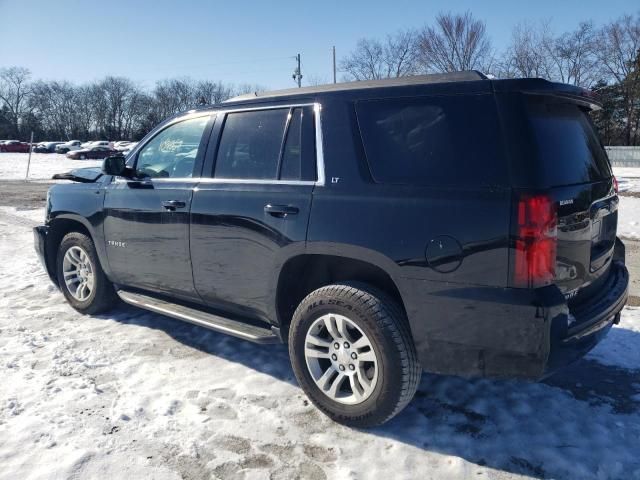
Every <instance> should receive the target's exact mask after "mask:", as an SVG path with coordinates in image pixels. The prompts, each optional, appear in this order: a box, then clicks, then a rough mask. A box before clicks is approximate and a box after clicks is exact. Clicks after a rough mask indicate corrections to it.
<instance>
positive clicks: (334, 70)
mask: <svg viewBox="0 0 640 480" xmlns="http://www.w3.org/2000/svg"><path fill="white" fill-rule="evenodd" d="M333 83H336V46H335V45H334V46H333Z"/></svg>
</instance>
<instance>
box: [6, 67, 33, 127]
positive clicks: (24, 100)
mask: <svg viewBox="0 0 640 480" xmlns="http://www.w3.org/2000/svg"><path fill="white" fill-rule="evenodd" d="M30 77H31V72H30V71H29V69H27V68H22V67H10V68H3V69H1V70H0V101H2V105H0V106H4V107H5V108H6V111H7V113H8V115H7V116H8V117H9V120H10V123H11V126H12V129H13V133H14V134H15V135H19V134H20V121H21V120H22V117H23V116H24V115H26V113H27V111H28V107H29V102H28V99H29V95H31V85H30V83H29V79H30Z"/></svg>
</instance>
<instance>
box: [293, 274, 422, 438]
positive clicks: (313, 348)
mask: <svg viewBox="0 0 640 480" xmlns="http://www.w3.org/2000/svg"><path fill="white" fill-rule="evenodd" d="M289 353H290V356H291V363H292V365H293V370H294V373H295V375H296V378H297V379H298V382H299V383H300V385H301V386H302V388H303V389H304V391H305V392H306V394H307V395H308V396H309V398H310V399H311V401H312V402H313V403H314V404H315V405H316V406H317V407H318V408H319V409H320V410H322V411H323V412H324V413H325V414H327V415H328V416H329V417H331V418H332V419H334V420H335V421H337V422H340V423H343V424H346V425H349V426H355V427H371V426H375V425H379V424H381V423H384V422H386V421H387V420H389V419H390V418H392V417H393V416H395V415H396V414H397V413H398V412H400V411H401V410H402V409H403V408H404V407H405V406H406V405H407V404H408V403H409V402H410V401H411V399H412V398H413V395H414V393H415V391H416V389H417V387H418V382H419V380H420V373H421V368H420V365H419V364H418V361H417V357H416V352H415V347H414V344H413V340H412V338H411V335H410V333H409V327H408V324H407V320H406V318H405V315H404V313H403V312H402V309H401V308H400V307H399V305H398V304H397V303H396V302H395V301H394V300H393V299H391V298H390V297H389V296H388V295H386V294H385V293H384V292H381V291H379V290H377V289H375V288H373V287H370V286H368V285H364V284H357V283H343V284H336V285H329V286H326V287H322V288H320V289H318V290H315V291H314V292H312V293H310V294H309V295H308V296H307V297H306V298H305V299H304V300H303V301H302V302H301V303H300V305H299V306H298V308H297V310H296V312H295V313H294V316H293V319H292V322H291V329H290V332H289Z"/></svg>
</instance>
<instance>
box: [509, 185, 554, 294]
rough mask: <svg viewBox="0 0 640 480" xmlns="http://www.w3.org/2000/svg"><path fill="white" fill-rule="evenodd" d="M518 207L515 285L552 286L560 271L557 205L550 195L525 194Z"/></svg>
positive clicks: (529, 286)
mask: <svg viewBox="0 0 640 480" xmlns="http://www.w3.org/2000/svg"><path fill="white" fill-rule="evenodd" d="M517 208H518V211H517V217H518V218H517V221H518V224H517V232H516V240H515V262H514V270H513V282H514V286H516V287H528V288H535V287H540V286H543V285H548V284H550V283H551V282H552V281H553V279H554V277H555V272H556V246H557V243H558V231H557V225H558V212H557V208H556V204H555V202H554V201H553V200H552V199H551V198H549V197H548V196H546V195H523V196H521V197H520V198H519V199H518V203H517Z"/></svg>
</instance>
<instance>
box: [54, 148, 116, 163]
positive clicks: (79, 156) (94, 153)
mask: <svg viewBox="0 0 640 480" xmlns="http://www.w3.org/2000/svg"><path fill="white" fill-rule="evenodd" d="M117 153H120V152H118V151H117V150H114V149H112V148H109V147H105V146H102V145H96V146H92V147H89V148H82V149H80V150H75V151H73V152H68V153H67V158H71V159H73V160H85V159H88V158H91V159H96V158H106V157H108V156H109V155H115V154H117Z"/></svg>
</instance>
